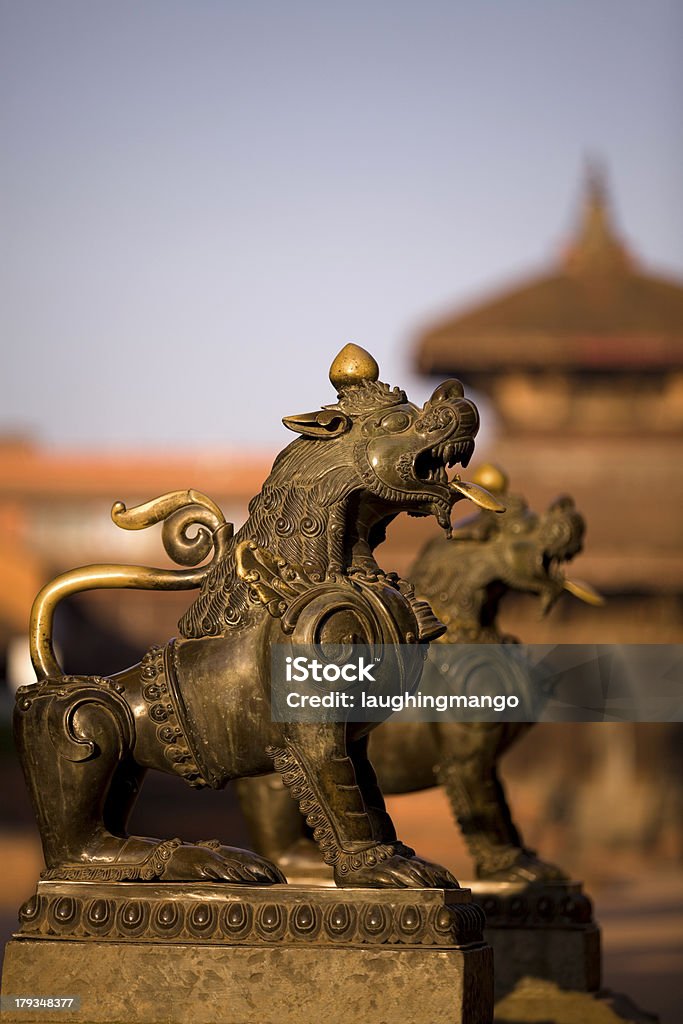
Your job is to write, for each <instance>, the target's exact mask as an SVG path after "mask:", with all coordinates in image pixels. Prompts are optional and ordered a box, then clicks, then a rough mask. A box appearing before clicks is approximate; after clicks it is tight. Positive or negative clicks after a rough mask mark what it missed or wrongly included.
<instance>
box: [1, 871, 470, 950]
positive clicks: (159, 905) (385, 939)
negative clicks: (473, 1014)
mask: <svg viewBox="0 0 683 1024" xmlns="http://www.w3.org/2000/svg"><path fill="white" fill-rule="evenodd" d="M111 889H113V890H115V889H116V886H112V887H111ZM373 892H374V890H373ZM19 922H20V929H19V932H18V933H17V934H18V937H19V938H21V937H25V938H32V939H52V940H55V939H69V940H71V941H74V940H77V941H87V940H89V939H98V940H100V941H101V940H105V941H112V942H126V941H130V942H179V943H187V942H191V943H200V944H201V943H211V944H213V945H216V944H219V945H229V946H233V945H254V944H258V945H268V946H270V945H275V944H279V943H286V944H288V945H292V944H294V945H296V944H302V945H303V944H310V943H311V942H315V943H317V944H327V945H345V946H348V945H355V946H358V945H368V946H373V945H374V946H385V945H389V946H412V947H415V946H418V947H422V948H424V947H432V948H434V947H437V948H439V947H440V948H460V947H463V946H470V945H481V944H482V942H483V928H484V922H485V918H484V913H483V911H482V909H481V908H480V907H479V906H477V905H476V904H475V903H466V902H465V903H455V904H446V903H442V904H441V905H438V904H436V905H435V904H434V902H432V903H431V905H424V906H421V905H420V903H419V899H416V900H415V901H414V902H411V903H406V902H405V901H396V902H391V901H390V900H387V898H386V891H384V898H383V899H379V898H378V899H377V900H376V901H373V900H367V899H366V900H363V901H361V900H360V899H359V900H358V901H357V902H353V901H348V900H344V899H340V900H339V901H338V902H332V901H331V900H330V899H326V900H316V899H315V897H312V898H306V899H300V898H298V899H282V898H280V899H278V897H277V895H276V894H275V893H273V895H272V898H271V899H261V900H253V899H249V898H248V897H245V899H235V898H234V897H233V898H230V899H226V900H221V899H215V898H214V899H197V898H191V897H189V896H177V895H171V894H169V895H168V896H165V895H164V894H160V895H157V894H155V893H151V892H150V895H149V898H145V896H144V895H142V896H138V895H137V894H136V896H135V897H134V898H126V897H123V898H122V897H120V896H118V895H117V894H116V892H112V891H111V890H110V892H109V893H108V894H102V893H101V892H97V893H93V894H89V895H84V896H80V895H78V894H74V895H71V894H70V893H69V894H64V893H63V892H61V893H60V892H56V893H54V894H53V893H48V894H44V893H43V894H40V893H39V894H37V895H34V896H32V897H31V899H30V900H28V901H27V902H26V903H25V904H24V906H23V907H22V908H21V911H20V912H19Z"/></svg>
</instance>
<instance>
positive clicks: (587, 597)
mask: <svg viewBox="0 0 683 1024" xmlns="http://www.w3.org/2000/svg"><path fill="white" fill-rule="evenodd" d="M562 585H563V587H564V589H565V590H568V591H569V593H570V594H573V595H574V597H578V599H579V601H585V602H586V604H592V605H595V606H596V607H597V608H599V607H600V606H601V605H603V604H604V603H605V599H604V597H603V596H602V594H600V593H599V592H598V591H597V590H596V589H595V587H592V586H591V585H590V583H584V582H583V580H565V581H564V583H563V584H562Z"/></svg>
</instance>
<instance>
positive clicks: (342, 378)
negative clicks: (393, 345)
mask: <svg viewBox="0 0 683 1024" xmlns="http://www.w3.org/2000/svg"><path fill="white" fill-rule="evenodd" d="M378 377H379V366H378V365H377V362H376V360H375V359H373V358H372V356H371V355H370V353H369V352H366V351H365V349H364V348H361V347H360V345H354V344H352V343H350V344H348V345H344V348H343V349H342V350H341V352H339V354H338V355H337V356H335V359H334V362H333V363H332V366H331V367H330V380H331V381H332V384H333V385H334V387H335V388H336V389H337V391H341V390H343V388H346V387H348V386H349V385H350V384H360V383H361V381H364V380H370V381H375V380H377V379H378Z"/></svg>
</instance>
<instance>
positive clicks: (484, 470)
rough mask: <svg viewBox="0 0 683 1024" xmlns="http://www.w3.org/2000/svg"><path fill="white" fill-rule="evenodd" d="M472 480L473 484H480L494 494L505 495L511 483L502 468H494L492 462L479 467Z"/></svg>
mask: <svg viewBox="0 0 683 1024" xmlns="http://www.w3.org/2000/svg"><path fill="white" fill-rule="evenodd" d="M470 479H471V481H472V483H475V484H479V486H480V487H484V488H485V489H486V490H487V491H492V492H493V493H494V494H505V493H506V492H507V489H508V484H509V482H510V481H509V480H508V475H507V473H504V472H503V470H502V469H501V468H500V466H494V464H493V463H492V462H484V463H482V465H481V466H478V467H477V469H476V472H474V473H473V474H472V476H471V477H470Z"/></svg>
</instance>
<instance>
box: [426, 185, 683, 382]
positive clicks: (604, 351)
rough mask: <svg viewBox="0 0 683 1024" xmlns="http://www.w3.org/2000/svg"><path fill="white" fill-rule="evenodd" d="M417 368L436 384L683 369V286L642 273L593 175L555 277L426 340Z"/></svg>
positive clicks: (452, 321)
mask: <svg viewBox="0 0 683 1024" xmlns="http://www.w3.org/2000/svg"><path fill="white" fill-rule="evenodd" d="M416 362H417V368H418V370H419V371H420V372H421V373H427V374H449V373H454V372H456V371H462V372H463V373H466V372H467V371H468V370H469V371H470V372H473V373H477V372H481V373H490V372H496V371H498V370H501V371H502V370H505V369H518V370H522V369H524V370H536V369H538V370H548V369H551V370H552V369H556V370H568V371H570V370H573V371H582V370H583V371H590V370H593V371H600V370H604V371H609V372H615V371H620V370H621V371H626V372H628V371H629V370H638V371H648V370H649V371H661V370H665V369H673V368H674V367H683V281H674V280H667V279H666V278H664V277H660V276H657V275H654V274H650V273H647V272H646V271H645V270H643V269H642V268H641V267H640V266H639V264H638V261H637V260H636V259H635V258H634V257H633V256H632V254H631V253H630V252H629V251H628V249H627V248H626V246H625V245H624V243H623V242H622V241H621V239H620V238H619V236H618V233H617V231H616V229H615V227H614V224H613V220H612V216H611V210H610V203H609V200H608V196H607V192H606V188H605V184H604V181H603V179H602V175H601V174H599V173H598V172H597V171H596V170H595V169H593V170H591V171H590V172H589V174H588V177H587V182H586V187H585V194H584V199H583V207H582V211H581V216H580V218H579V223H578V225H577V229H576V232H575V235H574V238H573V239H572V241H571V242H570V244H569V245H568V246H567V247H566V249H565V251H564V252H563V253H562V254H561V257H560V259H559V260H557V261H556V263H555V265H554V266H551V267H550V268H549V271H548V273H547V274H544V275H540V276H536V277H532V278H530V279H528V280H527V281H526V282H525V283H522V284H519V285H518V286H517V287H514V288H512V289H509V290H506V291H502V292H500V293H498V294H497V295H496V294H494V295H492V297H491V298H490V299H489V300H488V301H485V302H482V303H480V304H478V305H476V306H473V307H471V308H470V309H469V310H467V309H466V310H464V311H463V312H462V313H459V314H457V315H455V316H453V317H449V318H447V319H445V320H442V321H441V322H440V323H437V324H435V325H434V326H433V327H431V328H429V329H427V330H426V331H424V332H423V333H422V335H421V336H420V338H419V340H418V344H417V351H416Z"/></svg>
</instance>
